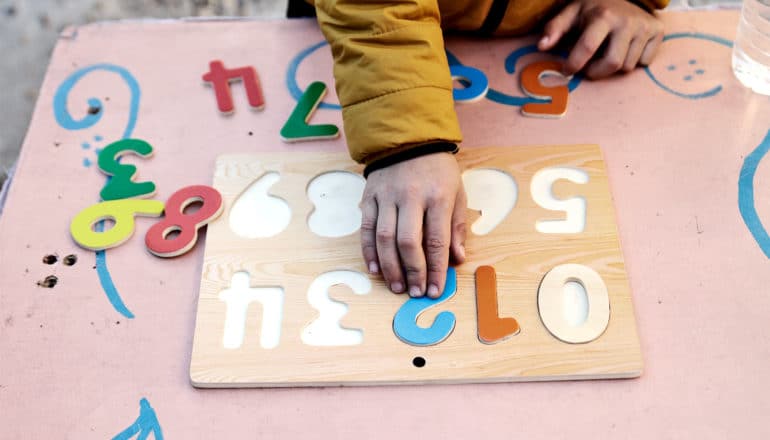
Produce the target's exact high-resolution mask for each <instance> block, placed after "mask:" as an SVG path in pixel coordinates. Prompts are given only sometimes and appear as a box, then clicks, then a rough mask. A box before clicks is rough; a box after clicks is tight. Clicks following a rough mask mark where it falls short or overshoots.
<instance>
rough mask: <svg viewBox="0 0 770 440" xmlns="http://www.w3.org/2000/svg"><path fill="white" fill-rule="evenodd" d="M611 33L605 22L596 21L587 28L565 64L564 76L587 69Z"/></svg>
mask: <svg viewBox="0 0 770 440" xmlns="http://www.w3.org/2000/svg"><path fill="white" fill-rule="evenodd" d="M609 33H610V26H609V24H608V23H607V22H606V21H604V20H594V21H592V22H591V23H590V24H589V25H588V27H586V28H585V30H584V31H583V34H582V35H581V36H580V39H578V41H577V43H575V47H573V48H572V51H571V52H570V54H569V57H568V58H567V62H566V63H565V64H564V74H565V75H573V74H575V73H577V72H579V71H580V70H582V69H583V67H585V65H586V63H588V61H589V60H590V59H591V58H592V57H593V56H594V54H595V53H596V51H597V50H599V47H601V45H602V43H603V42H604V40H605V39H606V38H607V36H608V35H609Z"/></svg>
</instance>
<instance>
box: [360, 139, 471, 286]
mask: <svg viewBox="0 0 770 440" xmlns="http://www.w3.org/2000/svg"><path fill="white" fill-rule="evenodd" d="M466 206H467V202H466V198H465V190H464V189H463V184H462V179H461V177H460V167H459V166H458V164H457V160H456V159H455V157H454V156H453V155H452V154H450V153H436V154H430V155H426V156H421V157H417V158H415V159H411V160H407V161H405V162H400V163H397V164H395V165H391V166H389V167H387V168H383V169H380V170H377V171H374V172H373V173H371V174H370V175H369V178H368V179H367V181H366V189H365V191H364V195H363V198H362V200H361V211H362V212H363V219H362V222H361V250H362V252H363V255H364V261H365V262H366V265H367V267H368V268H369V271H370V272H372V273H378V272H380V271H381V272H382V275H383V277H384V278H385V281H386V282H387V283H388V286H390V289H391V290H392V291H393V292H395V293H402V292H409V294H410V295H411V296H415V297H417V296H423V295H424V294H425V293H426V291H427V294H428V296H429V297H431V298H438V297H439V296H441V293H442V292H443V290H444V283H445V282H446V272H447V267H448V265H449V252H450V250H451V252H452V257H453V258H454V259H455V260H456V261H457V262H458V263H462V262H463V260H464V259H465V247H464V246H465V209H466ZM405 278H406V279H405Z"/></svg>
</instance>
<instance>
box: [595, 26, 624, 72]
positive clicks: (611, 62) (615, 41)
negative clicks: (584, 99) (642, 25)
mask: <svg viewBox="0 0 770 440" xmlns="http://www.w3.org/2000/svg"><path fill="white" fill-rule="evenodd" d="M630 45H631V33H630V32H627V31H626V30H625V29H618V30H616V31H615V32H613V33H612V34H611V35H610V42H609V45H608V46H607V50H606V51H605V53H604V56H602V57H601V58H600V59H598V60H596V61H594V62H592V63H591V64H589V66H588V68H587V69H586V75H587V76H588V77H589V78H593V79H599V78H605V77H608V76H610V75H612V74H613V73H615V72H617V71H618V70H620V69H621V68H622V67H623V63H624V62H625V61H626V55H627V54H628V47H629V46H630Z"/></svg>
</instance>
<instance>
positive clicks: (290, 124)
mask: <svg viewBox="0 0 770 440" xmlns="http://www.w3.org/2000/svg"><path fill="white" fill-rule="evenodd" d="M324 95H326V84H324V83H322V82H320V81H316V82H314V83H312V84H310V85H309V86H308V88H307V90H305V93H303V94H302V97H301V98H300V99H299V101H298V102H297V106H296V107H294V111H293V112H291V116H289V120H288V121H286V124H284V126H283V128H281V139H283V140H284V141H285V142H300V141H311V140H315V139H334V138H336V137H338V136H339V135H340V130H339V128H337V126H336V125H333V124H321V125H310V124H309V122H310V118H311V117H313V113H315V110H316V108H317V107H318V104H320V103H321V100H323V97H324Z"/></svg>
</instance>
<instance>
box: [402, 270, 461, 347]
mask: <svg viewBox="0 0 770 440" xmlns="http://www.w3.org/2000/svg"><path fill="white" fill-rule="evenodd" d="M455 293H457V273H456V272H455V269H454V268H453V267H450V268H449V270H448V271H447V276H446V287H444V292H443V293H442V294H441V296H440V297H438V298H436V299H431V298H428V297H422V298H411V299H409V300H408V301H407V302H405V303H404V305H403V306H401V308H400V309H398V312H396V316H395V317H394V318H393V332H394V333H395V334H396V336H398V339H401V340H402V341H403V342H405V343H407V344H410V345H416V346H420V347H424V346H428V345H436V344H438V343H440V342H442V341H443V340H444V339H446V338H448V337H449V335H450V334H451V333H452V331H453V330H454V329H455V323H456V322H457V319H455V315H454V313H452V312H447V311H444V312H441V313H439V314H438V315H437V316H436V320H435V321H433V325H431V326H430V327H427V328H426V327H420V326H418V325H417V317H418V316H420V314H421V313H422V312H424V311H425V310H427V309H429V308H430V307H433V306H436V305H438V304H441V303H443V302H445V301H447V300H449V299H450V298H452V297H453V296H454V295H455Z"/></svg>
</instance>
